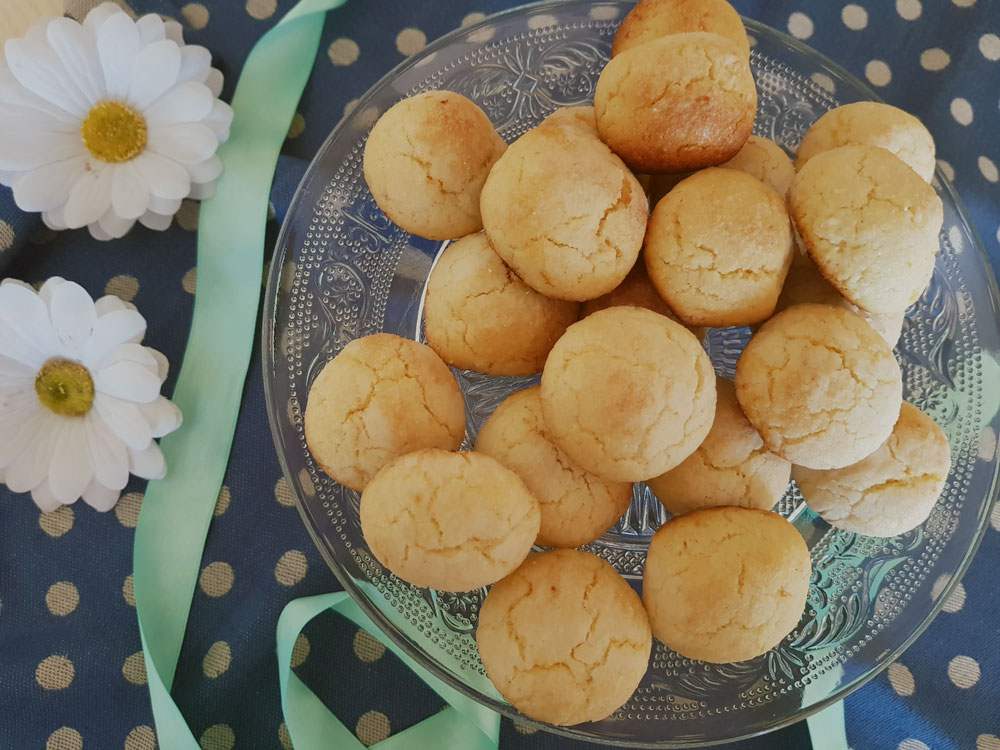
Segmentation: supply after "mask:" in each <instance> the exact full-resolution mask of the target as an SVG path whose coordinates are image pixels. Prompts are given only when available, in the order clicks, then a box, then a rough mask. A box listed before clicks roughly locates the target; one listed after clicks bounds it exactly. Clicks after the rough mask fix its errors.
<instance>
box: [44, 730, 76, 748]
mask: <svg viewBox="0 0 1000 750" xmlns="http://www.w3.org/2000/svg"><path fill="white" fill-rule="evenodd" d="M45 750H83V737H82V736H81V735H80V733H79V732H78V731H76V730H75V729H73V728H71V727H59V728H58V729H57V730H56V731H54V732H53V733H52V734H50V735H49V738H48V739H47V740H45Z"/></svg>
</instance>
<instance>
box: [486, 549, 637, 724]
mask: <svg viewBox="0 0 1000 750" xmlns="http://www.w3.org/2000/svg"><path fill="white" fill-rule="evenodd" d="M476 643H477V644H478V645H479V655H480V656H481V657H482V660H483V666H484V667H486V674H487V675H488V676H489V678H490V680H491V681H492V682H493V684H494V685H496V687H497V689H498V690H499V691H500V693H501V694H502V695H503V696H504V698H506V699H507V700H508V701H510V703H511V704H512V705H513V706H514V707H515V708H516V709H517V710H519V711H520V712H521V713H523V714H524V715H525V716H528V717H530V718H532V719H535V720H536V721H545V722H548V723H550V724H556V725H560V726H566V725H569V724H579V723H581V722H584V721H600V720H601V719H605V718H607V717H608V716H610V715H611V714H613V713H614V712H615V711H616V710H618V709H619V708H621V706H622V705H624V704H625V703H626V702H627V701H628V699H629V698H631V697H632V694H633V693H634V692H635V689H636V688H637V687H638V686H639V682H640V681H641V680H642V677H643V675H644V674H645V673H646V667H647V665H648V662H649V653H650V650H651V648H652V645H653V643H652V635H651V634H650V630H649V620H648V618H647V617H646V613H645V612H644V611H643V608H642V602H641V601H640V600H639V597H638V596H637V595H636V593H635V592H634V591H633V590H632V588H631V587H630V586H629V585H628V584H627V583H626V582H625V580H624V579H622V578H621V576H619V575H618V573H616V572H615V569H614V568H612V567H611V566H610V565H608V563H606V562H605V561H604V560H601V559H600V558H598V557H595V556H594V555H591V554H589V553H587V552H578V551H577V550H569V549H563V550H556V551H554V552H546V553H544V554H540V555H532V556H531V557H529V558H528V559H527V560H526V561H525V563H524V564H523V565H522V566H521V567H520V568H518V569H517V570H516V571H514V572H513V573H512V574H511V575H510V576H508V577H507V578H505V579H504V580H502V581H500V583H498V584H496V585H495V586H494V587H493V588H492V589H490V592H489V594H488V595H487V596H486V600H485V601H484V602H483V605H482V607H481V608H480V610H479V627H478V629H477V630H476Z"/></svg>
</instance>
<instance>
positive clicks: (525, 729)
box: [513, 721, 538, 734]
mask: <svg viewBox="0 0 1000 750" xmlns="http://www.w3.org/2000/svg"><path fill="white" fill-rule="evenodd" d="M513 724H514V731H515V732H517V733H518V734H534V733H535V732H537V731H538V729H537V728H536V727H532V726H529V725H528V724H525V723H523V722H520V721H515V722H513Z"/></svg>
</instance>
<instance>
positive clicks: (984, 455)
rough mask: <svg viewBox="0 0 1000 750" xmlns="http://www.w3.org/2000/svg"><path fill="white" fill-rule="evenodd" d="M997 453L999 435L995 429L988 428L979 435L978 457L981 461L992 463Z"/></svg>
mask: <svg viewBox="0 0 1000 750" xmlns="http://www.w3.org/2000/svg"><path fill="white" fill-rule="evenodd" d="M996 452H997V434H996V433H995V432H994V431H993V428H992V427H990V426H988V425H987V426H986V427H984V428H983V431H982V432H980V433H979V449H978V450H977V451H976V456H977V457H978V458H979V460H980V461H992V460H993V457H994V456H995V455H996Z"/></svg>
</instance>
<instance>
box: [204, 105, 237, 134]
mask: <svg viewBox="0 0 1000 750" xmlns="http://www.w3.org/2000/svg"><path fill="white" fill-rule="evenodd" d="M205 124H206V125H208V127H210V128H211V129H212V132H213V133H215V137H216V138H218V139H219V141H220V142H221V143H225V142H226V141H228V140H229V129H230V127H232V124H233V109H232V107H230V106H229V105H228V104H226V103H225V102H221V101H218V100H216V101H215V103H214V104H213V105H212V113H211V114H210V115H209V116H208V117H206V118H205Z"/></svg>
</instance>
